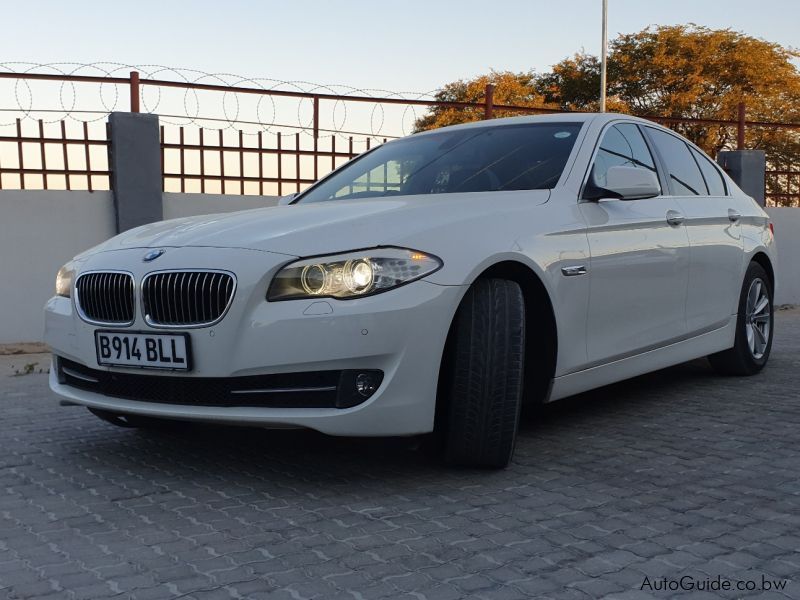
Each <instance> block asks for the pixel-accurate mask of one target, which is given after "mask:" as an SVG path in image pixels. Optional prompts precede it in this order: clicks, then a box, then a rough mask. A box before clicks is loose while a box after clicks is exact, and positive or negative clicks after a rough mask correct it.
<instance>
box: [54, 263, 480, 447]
mask: <svg viewBox="0 0 800 600" xmlns="http://www.w3.org/2000/svg"><path fill="white" fill-rule="evenodd" d="M142 254H143V250H142V249H135V250H124V251H115V252H106V253H102V254H98V255H95V256H92V257H90V258H89V259H88V261H87V264H85V265H82V266H81V269H82V270H86V269H94V270H102V269H109V268H117V269H119V268H125V269H127V270H129V271H131V272H132V273H133V275H134V278H135V280H136V281H137V282H139V281H141V278H142V277H143V276H144V275H145V274H146V273H147V272H149V271H151V270H155V267H154V266H153V265H147V264H143V263H142V262H141V256H142ZM288 260H290V259H289V258H288V257H286V256H281V255H276V254H271V253H267V252H258V251H250V250H239V249H219V248H175V249H169V250H168V252H167V253H166V254H165V255H164V257H162V258H161V259H159V264H158V266H157V268H158V270H165V269H172V268H197V267H203V268H214V269H227V270H230V271H233V272H234V273H235V274H236V276H237V280H238V288H237V291H236V296H235V298H234V300H233V303H232V305H231V307H230V309H229V311H228V313H227V314H226V316H225V318H224V319H223V320H222V321H221V322H219V323H217V324H216V325H213V326H211V327H203V328H196V329H186V331H187V333H188V334H189V336H190V338H191V344H192V354H193V360H194V368H193V370H192V371H191V373H188V374H184V375H183V376H184V377H189V378H192V379H196V380H203V381H204V382H211V381H212V380H215V381H217V382H219V381H221V380H225V379H226V378H242V377H245V378H246V377H258V376H267V375H279V374H298V373H306V372H308V373H312V372H313V373H317V372H330V371H338V372H352V371H353V370H373V371H380V372H381V373H382V376H383V378H382V383H381V385H380V387H379V388H378V390H377V392H375V393H374V394H373V395H372V396H370V397H369V399H368V400H366V401H365V402H363V403H361V404H358V405H357V406H352V407H349V408H335V407H309V406H303V407H293V406H291V405H287V404H290V403H288V402H283V404H282V405H281V406H277V407H276V406H235V405H233V406H232V405H230V402H223V401H222V400H221V401H220V405H219V406H215V405H209V403H208V402H207V401H204V402H203V403H202V405H201V404H191V403H187V402H185V399H182V400H181V403H178V402H176V403H174V404H172V403H169V401H168V399H167V401H163V399H162V401H159V402H152V401H142V400H138V399H135V398H131V397H125V398H121V397H112V396H108V395H104V394H100V393H96V392H93V391H89V390H88V389H82V388H80V387H76V386H74V385H67V384H65V383H64V378H63V377H62V378H61V381H59V376H58V369H56V368H54V369H51V375H50V386H51V388H52V389H53V391H55V392H56V393H57V394H59V395H61V396H63V397H64V398H66V399H68V400H70V401H72V402H74V403H77V404H82V405H84V406H87V407H90V408H97V409H102V410H107V411H111V412H118V413H130V414H138V415H145V416H154V417H163V418H170V419H186V420H198V421H210V422H219V423H230V424H247V425H257V426H264V427H270V426H272V427H286V426H295V427H306V428H310V429H315V430H318V431H321V432H323V433H328V434H332V435H360V436H388V435H413V434H418V433H425V432H429V431H431V430H432V429H433V416H434V410H435V401H436V387H437V381H438V373H439V364H440V360H441V355H442V350H443V348H444V343H445V340H446V337H447V332H448V329H449V325H450V322H451V320H452V317H453V315H454V313H455V310H456V308H457V306H458V303H459V301H460V299H461V296H462V294H463V291H464V289H463V288H462V287H461V286H442V285H437V284H433V283H429V282H427V281H424V280H421V281H417V282H414V283H411V284H409V285H406V286H402V287H400V288H398V289H396V290H392V291H390V292H386V293H383V294H378V295H375V296H370V297H367V298H360V299H357V300H345V301H341V300H333V299H326V300H294V301H286V302H272V303H270V302H266V301H265V299H264V296H265V292H266V289H267V284H268V283H269V281H270V280H271V278H272V276H273V275H274V273H275V272H276V271H277V270H278V269H279V268H280V267H281V266H282V265H283V264H285V263H286V262H288ZM137 312H138V311H137ZM98 328H106V329H107V327H98V326H95V325H91V324H89V323H86V322H85V321H83V320H81V319H80V318H79V317H78V315H77V313H76V310H75V306H74V303H73V301H72V300H71V299H68V298H62V297H54V298H51V299H50V301H49V302H48V303H47V306H46V307H45V341H46V342H47V343H48V344H49V345H50V347H51V348H52V349H53V352H54V353H55V354H56V355H58V356H59V357H63V358H64V359H66V360H69V361H72V362H73V363H77V364H78V365H83V366H85V367H88V368H90V369H93V370H97V371H109V372H111V373H119V374H129V375H142V374H143V372H142V371H141V370H138V369H126V368H117V367H114V368H109V367H101V366H98V365H97V359H96V353H95V346H94V343H95V342H94V331H95V330H96V329H98ZM127 329H130V330H131V331H153V332H159V331H162V332H163V330H160V329H157V328H153V327H151V326H149V325H148V324H147V323H146V322H145V321H144V319H143V316H142V315H141V314H140V313H139V314H137V315H136V321H135V322H134V323H133V324H132V325H131V326H130V327H129V328H127ZM172 331H174V330H172ZM146 374H147V376H149V377H152V378H157V377H173V378H174V375H175V374H170V373H161V372H151V371H147V372H146ZM164 383H165V384H167V383H168V382H167V381H166V380H164ZM125 395H127V396H130V395H131V394H125ZM226 404H227V405H226Z"/></svg>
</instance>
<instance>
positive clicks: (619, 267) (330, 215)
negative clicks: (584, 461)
mask: <svg viewBox="0 0 800 600" xmlns="http://www.w3.org/2000/svg"><path fill="white" fill-rule="evenodd" d="M775 266H776V262H775V244H774V240H773V231H772V226H771V224H770V222H769V220H768V217H767V215H766V213H765V212H764V211H763V210H762V209H761V208H760V207H759V206H758V205H757V204H756V203H755V202H754V201H753V200H752V199H751V198H750V197H748V196H746V195H745V194H744V193H743V192H742V191H741V190H740V189H739V188H738V187H737V186H736V185H735V184H734V183H733V182H732V181H731V179H730V178H729V177H728V176H727V175H726V174H725V173H724V172H723V171H721V170H720V168H719V167H718V166H717V165H716V164H715V163H714V162H712V161H711V160H710V159H709V158H708V157H707V156H706V155H705V154H704V153H703V152H702V151H700V150H699V149H698V148H697V147H696V146H694V145H693V144H691V143H689V142H687V141H686V140H685V139H683V138H681V137H680V136H678V135H676V134H675V133H673V132H671V131H669V130H667V129H664V128H662V127H659V126H658V125H654V124H653V123H651V122H649V121H644V120H641V119H636V118H632V117H628V116H624V115H614V114H604V115H597V114H566V115H553V116H536V117H523V118H513V119H498V120H494V121H487V122H479V123H472V124H468V125H461V126H455V127H447V128H444V129H439V130H436V131H431V132H426V133H421V134H417V135H413V136H410V137H407V138H404V139H400V140H397V141H393V142H389V143H387V144H384V145H382V146H379V147H377V148H375V149H373V150H371V151H369V152H367V153H365V154H363V155H361V156H359V157H358V158H356V159H354V160H352V161H350V162H349V163H347V164H346V165H345V166H343V167H341V168H340V169H338V170H337V171H335V172H333V173H332V174H330V175H328V176H327V177H326V178H324V179H322V180H321V181H319V182H318V183H316V184H315V185H314V186H312V187H311V188H309V189H308V190H306V191H304V192H302V193H301V194H299V195H297V196H295V197H293V198H291V199H289V200H288V201H284V202H282V203H281V205H280V206H277V207H272V208H265V209H259V210H254V211H246V212H240V213H233V214H225V215H212V216H205V217H199V218H187V219H179V220H174V221H167V222H161V223H154V224H151V225H146V226H143V227H140V228H138V229H134V230H131V231H128V232H125V233H123V234H121V235H118V236H117V237H115V238H113V239H111V240H109V241H108V242H106V243H104V244H101V245H100V246H98V247H96V248H94V249H92V250H89V251H87V252H85V253H84V254H81V255H79V256H78V257H76V258H75V259H74V260H73V261H71V262H70V263H68V264H67V265H65V266H64V267H63V268H62V269H61V271H60V272H59V274H58V278H57V282H56V295H55V296H54V297H53V298H52V299H51V300H50V301H49V302H48V303H47V306H46V309H45V315H46V341H47V343H49V344H50V346H51V347H52V349H53V353H54V364H53V368H52V370H51V375H50V385H51V387H52V389H53V390H54V391H55V392H56V393H58V394H59V395H61V396H62V397H64V398H65V402H67V403H75V404H81V405H84V406H87V407H88V408H89V409H90V410H91V411H92V412H93V413H95V414H96V415H98V416H100V417H102V418H105V419H107V420H110V421H112V422H114V423H117V424H119V425H127V426H140V425H146V424H149V423H155V422H157V421H158V420H160V419H173V420H195V421H206V422H215V423H229V424H244V425H255V426H262V427H269V428H275V427H304V428H311V429H315V430H318V431H321V432H324V433H327V434H332V435H347V436H410V435H417V434H427V433H433V434H434V435H433V436H431V437H432V439H435V440H437V441H438V445H439V447H440V448H441V450H442V452H443V454H444V457H445V459H446V460H447V461H448V462H450V463H452V464H465V465H480V466H490V467H502V466H504V465H506V464H507V463H508V461H509V460H510V459H511V456H512V453H513V450H514V441H515V437H516V432H517V424H518V420H519V414H520V408H521V407H522V406H523V405H525V404H535V403H542V402H550V401H553V400H558V399H559V398H564V397H565V396H570V395H572V394H576V393H578V392H583V391H585V390H589V389H592V388H597V387H599V386H603V385H606V384H609V383H612V382H615V381H619V380H622V379H626V378H629V377H633V376H636V375H639V374H642V373H646V372H648V371H653V370H656V369H661V368H664V367H668V366H670V365H674V364H676V363H680V362H683V361H688V360H691V359H696V358H698V357H702V356H708V357H709V359H710V361H711V364H712V365H713V366H714V367H715V368H716V369H717V370H719V371H721V372H723V373H726V374H734V375H751V374H754V373H757V372H758V371H760V370H761V369H762V368H763V367H764V365H765V363H766V362H767V359H768V357H769V354H770V347H771V343H772V335H773V302H772V298H773V291H774V289H775Z"/></svg>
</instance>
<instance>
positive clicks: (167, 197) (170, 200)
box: [163, 192, 278, 219]
mask: <svg viewBox="0 0 800 600" xmlns="http://www.w3.org/2000/svg"><path fill="white" fill-rule="evenodd" d="M163 203H164V208H163V212H164V219H175V218H177V217H193V216H195V215H210V214H213V213H221V212H233V211H236V210H247V209H250V208H261V207H263V206H275V205H276V204H278V196H230V195H227V196H224V195H220V194H175V193H170V192H165V193H164V194H163Z"/></svg>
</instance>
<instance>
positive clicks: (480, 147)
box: [297, 123, 581, 204]
mask: <svg viewBox="0 0 800 600" xmlns="http://www.w3.org/2000/svg"><path fill="white" fill-rule="evenodd" d="M580 128H581V123H536V124H524V125H500V126H497V125H495V126H490V127H476V128H468V129H455V130H451V131H447V130H444V131H441V132H438V133H432V134H427V135H420V136H411V137H408V138H404V139H401V140H397V141H395V142H390V143H388V144H384V145H383V146H379V147H378V148H376V149H375V150H373V151H372V152H369V153H367V154H365V155H363V156H362V157H360V158H357V159H355V160H353V161H352V162H351V163H349V164H348V165H347V166H345V167H344V168H343V169H341V170H340V171H338V172H337V173H335V174H333V175H331V176H330V177H328V178H327V179H324V180H323V181H321V182H320V183H319V184H318V185H316V186H314V187H312V188H310V189H309V190H308V191H307V192H305V193H304V194H302V195H301V196H300V198H299V199H298V201H297V202H298V204H299V203H308V202H325V201H329V200H346V199H351V198H367V197H378V196H396V195H404V196H408V195H420V194H454V193H461V192H490V191H510V190H541V189H549V188H552V187H553V186H554V185H555V184H556V182H557V181H558V179H559V178H560V177H561V172H562V171H563V170H564V165H566V163H567V158H568V157H569V154H570V152H571V151H572V146H573V145H574V144H575V138H576V136H577V134H578V131H580Z"/></svg>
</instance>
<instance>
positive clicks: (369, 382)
mask: <svg viewBox="0 0 800 600" xmlns="http://www.w3.org/2000/svg"><path fill="white" fill-rule="evenodd" d="M378 385H380V381H379V380H378V378H377V377H375V375H374V374H372V373H359V374H358V375H356V391H357V392H358V393H359V394H361V395H362V396H364V398H369V397H370V396H372V394H374V393H375V390H377V389H378Z"/></svg>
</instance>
